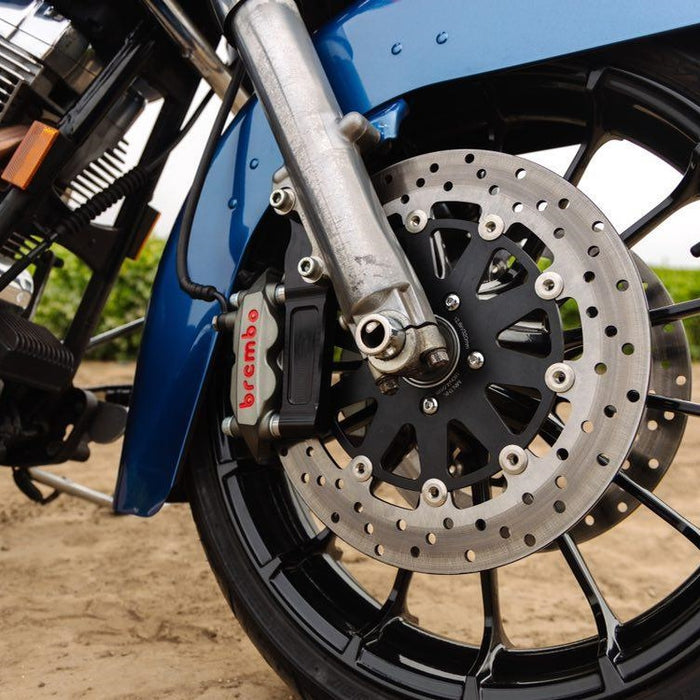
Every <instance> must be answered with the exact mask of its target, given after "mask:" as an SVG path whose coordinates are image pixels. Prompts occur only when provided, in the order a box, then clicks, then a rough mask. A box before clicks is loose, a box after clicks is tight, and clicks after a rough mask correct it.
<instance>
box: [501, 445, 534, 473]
mask: <svg viewBox="0 0 700 700" xmlns="http://www.w3.org/2000/svg"><path fill="white" fill-rule="evenodd" d="M527 462H528V459H527V452H525V450H524V449H523V448H522V447H520V446H519V445H506V446H505V447H504V448H503V449H502V450H501V454H500V455H499V456H498V463H499V464H500V465H501V469H503V471H504V472H505V473H506V474H522V473H523V472H524V471H525V469H526V468H527Z"/></svg>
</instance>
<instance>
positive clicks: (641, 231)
mask: <svg viewBox="0 0 700 700" xmlns="http://www.w3.org/2000/svg"><path fill="white" fill-rule="evenodd" d="M699 161H700V145H698V146H696V147H695V149H694V150H693V154H692V156H691V159H690V165H688V169H687V170H686V172H685V175H684V176H683V178H682V179H681V181H680V182H679V183H678V185H676V188H675V189H674V190H673V192H671V194H670V195H668V197H666V199H664V200H663V201H662V202H660V203H659V204H657V205H656V206H655V207H654V208H653V209H652V210H651V211H649V212H647V213H646V214H645V215H644V216H643V217H642V218H641V219H639V220H638V221H636V222H635V223H634V224H632V225H631V226H630V227H629V228H628V229H627V230H626V231H625V232H624V233H623V234H622V240H623V241H624V243H625V245H627V246H628V247H632V246H633V245H635V244H636V243H639V241H641V240H642V239H643V238H644V237H645V236H647V235H648V234H649V233H650V232H651V231H653V230H654V229H655V228H656V227H657V226H658V225H659V224H660V223H662V222H663V221H665V220H666V219H668V217H669V216H671V214H674V213H675V212H677V211H678V210H679V209H682V208H683V207H684V206H685V205H686V204H689V203H690V202H692V201H694V200H696V199H697V198H698V196H700V168H699V167H698V162H699Z"/></svg>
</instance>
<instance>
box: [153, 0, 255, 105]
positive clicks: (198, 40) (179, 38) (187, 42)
mask: <svg viewBox="0 0 700 700" xmlns="http://www.w3.org/2000/svg"><path fill="white" fill-rule="evenodd" d="M142 2H143V4H144V5H145V6H146V7H147V8H148V9H149V10H150V11H151V13H152V14H153V16H154V17H155V18H156V19H157V20H158V22H159V23H160V24H161V26H162V27H163V28H164V29H165V31H166V32H167V33H168V35H169V36H170V38H171V39H172V40H173V41H174V42H175V43H176V44H177V45H178V46H179V47H180V49H181V51H182V55H183V56H184V58H186V59H187V60H188V61H189V62H190V63H191V64H192V65H193V66H194V68H195V69H196V70H197V72H198V73H199V74H200V75H201V76H202V78H203V79H204V80H206V82H207V83H209V85H210V86H211V88H212V89H213V90H214V92H215V93H216V94H217V95H218V96H219V97H223V96H224V93H225V92H226V88H227V87H228V84H229V82H230V80H231V74H230V73H229V70H228V68H227V67H226V65H225V64H224V62H223V61H222V60H221V59H220V58H219V57H218V56H217V55H216V51H214V49H213V48H212V46H211V45H210V44H209V42H207V40H206V39H205V38H204V36H202V33H201V32H200V31H199V29H197V27H195V26H194V24H192V22H191V21H190V20H189V18H188V17H187V14H186V13H185V12H184V11H183V10H182V8H181V7H180V5H179V4H178V3H177V2H175V0H142ZM247 99H248V95H247V93H246V92H245V90H239V91H238V96H237V97H236V101H235V103H234V106H233V112H237V111H238V110H239V109H240V108H241V107H242V106H243V105H244V104H245V102H246V100H247Z"/></svg>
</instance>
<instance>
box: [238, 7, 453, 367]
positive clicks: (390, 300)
mask: <svg viewBox="0 0 700 700" xmlns="http://www.w3.org/2000/svg"><path fill="white" fill-rule="evenodd" d="M233 29H234V34H235V39H236V46H237V47H238V50H239V52H240V54H241V57H242V59H243V61H244V62H245V65H246V68H247V70H248V74H249V76H250V78H251V80H252V81H253V84H254V86H255V89H256V93H257V94H258V96H259V97H260V100H261V102H262V104H263V106H264V107H265V111H266V113H267V117H268V120H269V122H270V125H271V128H272V131H273V133H274V134H275V138H276V140H277V143H278V144H279V146H280V150H281V151H282V155H283V156H284V160H285V165H286V169H285V172H283V173H282V174H281V177H280V179H281V180H283V181H284V180H285V179H286V175H287V173H288V176H289V178H290V179H291V183H292V185H293V188H294V190H295V192H296V193H297V204H296V210H297V211H298V212H299V215H300V217H301V219H302V221H303V222H304V225H305V228H306V230H307V232H308V233H309V236H310V238H311V239H312V245H313V248H314V256H315V257H318V258H321V259H322V260H323V263H324V267H325V274H326V275H327V277H328V278H329V279H330V280H331V281H332V283H333V287H334V289H335V292H336V295H337V297H338V302H339V305H340V308H341V310H342V312H343V316H344V317H345V319H346V320H347V321H348V322H349V324H350V326H352V327H353V330H354V327H356V326H360V325H361V323H362V319H363V318H365V317H366V316H368V315H371V314H378V315H381V316H383V317H384V318H386V319H388V322H391V323H395V324H397V325H398V327H399V328H401V329H403V330H404V331H405V336H406V337H405V343H404V345H403V348H402V349H401V350H400V351H399V352H397V353H396V354H395V355H393V356H392V357H390V358H388V357H382V356H381V353H377V354H373V355H372V356H371V360H370V361H371V363H372V365H373V367H374V368H375V370H376V371H377V373H378V375H379V376H378V379H381V375H382V374H407V375H410V374H411V373H414V372H415V371H416V370H417V369H418V368H419V367H420V366H421V358H425V357H427V356H429V355H430V354H431V352H434V351H435V350H437V349H440V348H444V347H445V344H444V340H443V339H442V337H441V335H440V332H439V330H438V328H437V325H436V322H435V317H434V316H433V313H432V310H431V309H430V306H429V304H428V302H427V300H426V298H425V294H424V293H423V290H422V288H421V286H420V284H419V282H418V280H417V278H416V276H415V273H414V271H413V269H412V268H411V267H410V265H409V263H408V262H407V260H406V258H405V256H404V254H403V252H402V251H401V249H400V247H399V245H398V243H397V241H396V237H395V236H394V233H393V231H392V229H391V227H390V225H389V223H388V221H387V219H386V216H385V215H384V212H383V211H382V208H381V205H380V203H379V200H378V199H377V195H376V193H375V191H374V189H373V187H372V185H371V182H370V178H369V176H368V174H367V171H366V169H365V166H364V163H363V161H362V158H361V156H360V151H359V146H358V142H359V141H360V140H365V139H366V138H367V136H368V132H371V131H372V130H371V128H370V129H368V125H367V122H366V120H364V119H363V118H362V117H361V116H360V115H346V116H345V117H344V116H343V114H342V112H341V110H340V107H339V106H338V102H337V101H336V98H335V96H334V94H333V90H332V89H331V86H330V84H329V82H328V78H327V77H326V75H325V73H324V72H323V68H322V67H321V63H320V61H319V59H318V56H317V54H316V51H315V49H314V46H313V44H312V43H311V39H310V37H309V34H308V32H307V30H306V27H305V25H304V22H303V20H302V18H301V16H300V14H299V11H298V9H297V7H296V4H295V3H294V2H293V1H292V0H248V1H247V2H246V3H245V4H243V5H242V6H241V7H240V9H239V10H238V11H237V13H236V15H235V16H234V23H233ZM282 184H283V182H277V183H276V186H280V185H282ZM368 354H369V353H368Z"/></svg>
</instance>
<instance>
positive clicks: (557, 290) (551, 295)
mask: <svg viewBox="0 0 700 700" xmlns="http://www.w3.org/2000/svg"><path fill="white" fill-rule="evenodd" d="M563 291H564V280H563V279H562V277H561V275H559V274H557V273H556V272H549V271H548V272H543V273H542V274H541V275H540V276H539V277H538V278H537V279H536V280H535V294H537V296H538V297H539V298H540V299H548V300H549V299H556V298H557V297H558V296H559V295H560V294H561V293H562V292H563Z"/></svg>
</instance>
